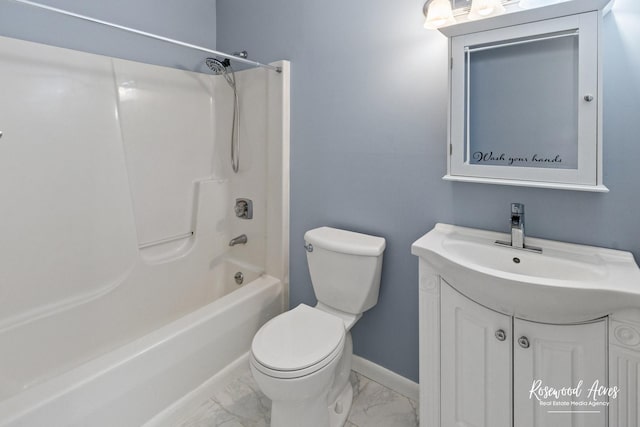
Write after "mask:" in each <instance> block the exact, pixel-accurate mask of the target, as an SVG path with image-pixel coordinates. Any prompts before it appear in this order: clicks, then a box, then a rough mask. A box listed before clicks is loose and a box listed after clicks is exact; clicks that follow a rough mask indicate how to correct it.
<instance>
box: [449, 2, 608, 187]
mask: <svg viewBox="0 0 640 427" xmlns="http://www.w3.org/2000/svg"><path fill="white" fill-rule="evenodd" d="M608 4H609V1H608V0H572V1H567V2H564V3H559V4H557V5H553V6H547V7H543V8H538V9H532V10H525V11H519V10H518V11H515V12H512V13H508V14H505V15H501V16H496V17H492V18H488V19H485V20H481V21H473V22H468V23H460V24H456V25H452V26H449V27H444V28H441V29H440V31H441V32H443V33H444V34H445V35H447V36H448V37H449V53H450V61H451V62H450V64H451V67H450V85H449V89H450V92H449V95H450V99H449V108H450V111H449V141H448V144H449V146H448V148H449V149H448V165H447V175H446V176H445V177H444V179H445V180H451V181H465V182H477V183H489V184H505V185H518V186H529V187H545V188H558V189H569V190H582V191H595V192H606V191H608V189H607V188H606V187H605V186H604V183H603V180H602V148H603V147H602V101H601V98H602V73H601V60H600V58H601V49H600V42H599V33H600V23H601V21H602V19H603V17H604V15H605V13H606V12H607V11H608V7H607V6H608Z"/></svg>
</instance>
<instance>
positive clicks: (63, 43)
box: [0, 0, 216, 71]
mask: <svg viewBox="0 0 640 427" xmlns="http://www.w3.org/2000/svg"><path fill="white" fill-rule="evenodd" d="M35 1H37V2H39V3H42V4H46V5H48V6H53V7H56V8H60V9H66V10H69V11H71V12H74V13H78V14H81V15H87V16H91V17H93V18H97V19H101V20H104V21H110V22H113V23H115V24H119V25H123V26H127V27H133V28H136V29H139V30H142V31H146V32H150V33H156V34H159V35H163V36H165V37H169V38H173V39H178V40H181V41H184V42H187V43H192V44H196V45H200V46H202V47H206V48H210V49H215V47H216V3H215V0H189V1H187V2H185V1H181V0H134V1H132V0H105V1H102V0H93V1H87V0H42V1H39V0H35ZM0 35H1V36H7V37H14V38H18V39H23V40H29V41H35V42H39V43H45V44H50V45H54V46H59V47H66V48H70V49H76V50H81V51H85V52H91V53H97V54H101V55H108V56H113V57H116V58H123V59H131V60H135V61H139V62H146V63H149V64H157V65H164V66H168V67H174V68H181V69H188V70H193V71H199V70H201V69H202V66H203V63H204V57H205V54H204V53H200V52H195V51H193V50H189V49H186V48H182V47H174V46H172V45H170V44H167V43H164V42H160V41H155V40H150V39H146V38H143V37H141V36H138V35H132V34H127V33H126V32H124V31H122V30H116V29H110V28H107V27H103V26H100V25H98V24H94V23H89V22H84V21H80V20H78V19H76V18H71V17H66V16H59V15H56V14H55V13H53V12H49V11H44V10H40V9H36V8H34V7H31V6H26V5H23V4H19V3H16V2H13V1H11V0H1V1H0Z"/></svg>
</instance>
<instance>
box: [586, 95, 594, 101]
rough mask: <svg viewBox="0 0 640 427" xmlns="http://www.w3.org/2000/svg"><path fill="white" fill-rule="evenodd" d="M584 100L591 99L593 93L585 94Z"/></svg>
mask: <svg viewBox="0 0 640 427" xmlns="http://www.w3.org/2000/svg"><path fill="white" fill-rule="evenodd" d="M584 100H585V101H587V102H591V101H593V95H590V94H587V95H585V96H584Z"/></svg>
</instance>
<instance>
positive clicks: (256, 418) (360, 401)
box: [175, 369, 419, 427]
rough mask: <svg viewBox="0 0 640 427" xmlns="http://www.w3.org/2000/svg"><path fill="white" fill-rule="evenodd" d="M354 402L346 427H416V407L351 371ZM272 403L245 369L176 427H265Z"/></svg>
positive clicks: (181, 420)
mask: <svg viewBox="0 0 640 427" xmlns="http://www.w3.org/2000/svg"><path fill="white" fill-rule="evenodd" d="M350 380H351V384H352V385H353V392H354V399H353V405H352V407H351V412H350V413H349V418H348V420H347V423H346V424H345V427H418V425H419V423H418V405H417V403H416V402H414V401H412V400H411V399H409V398H407V397H404V396H402V395H400V394H398V393H396V392H394V391H392V390H390V389H388V388H386V387H384V386H382V385H380V384H378V383H376V382H374V381H372V380H370V379H368V378H366V377H364V376H362V375H360V374H358V373H355V372H351V377H350ZM270 410H271V402H270V401H269V399H268V398H267V397H266V396H265V395H264V394H262V392H260V390H259V389H258V386H257V384H256V383H255V381H254V380H253V377H252V376H251V371H249V370H248V369H247V370H246V371H244V372H241V373H240V375H239V376H237V377H236V378H234V379H233V380H232V381H231V382H230V383H229V384H228V385H227V386H226V387H223V388H221V389H220V390H218V391H215V392H213V393H212V395H211V396H209V397H208V398H207V399H206V400H205V401H203V402H202V403H201V404H200V405H199V406H197V407H196V409H195V410H193V411H192V412H191V413H189V414H186V415H184V416H183V417H182V419H180V420H175V423H176V424H175V425H176V426H180V427H218V426H220V427H268V426H269V418H270Z"/></svg>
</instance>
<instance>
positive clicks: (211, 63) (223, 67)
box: [204, 58, 231, 75]
mask: <svg viewBox="0 0 640 427" xmlns="http://www.w3.org/2000/svg"><path fill="white" fill-rule="evenodd" d="M204 63H205V64H206V65H207V67H208V68H209V69H210V70H211V71H213V72H214V74H216V75H218V74H226V72H227V67H229V66H230V65H231V62H230V61H229V60H228V59H225V60H223V61H221V60H219V59H217V58H207V59H205V61H204Z"/></svg>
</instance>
